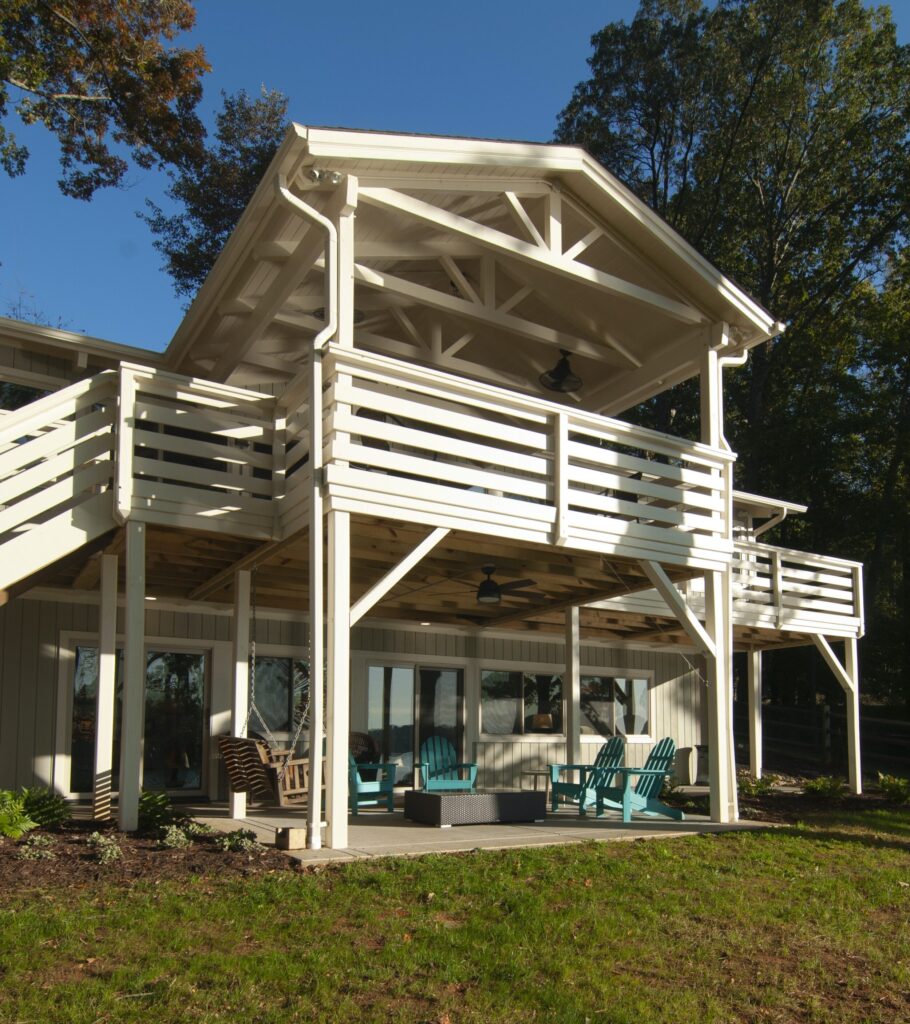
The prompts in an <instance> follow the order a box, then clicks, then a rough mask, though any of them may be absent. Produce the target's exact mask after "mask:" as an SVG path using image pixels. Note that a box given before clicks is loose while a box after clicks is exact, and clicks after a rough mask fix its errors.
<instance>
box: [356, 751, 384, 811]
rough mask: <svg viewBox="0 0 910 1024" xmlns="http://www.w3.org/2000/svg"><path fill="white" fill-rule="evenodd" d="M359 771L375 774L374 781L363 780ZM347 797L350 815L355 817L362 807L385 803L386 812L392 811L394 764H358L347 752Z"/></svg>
mask: <svg viewBox="0 0 910 1024" xmlns="http://www.w3.org/2000/svg"><path fill="white" fill-rule="evenodd" d="M361 771H365V772H369V773H370V774H373V773H375V776H376V777H375V778H374V779H364V778H362V777H361V774H360V773H361ZM348 796H349V797H350V803H351V814H353V815H354V816H355V817H356V815H357V810H358V808H360V807H363V806H375V805H377V804H381V803H382V802H383V801H385V805H386V810H389V811H394V810H395V804H394V798H395V765H394V764H358V763H357V762H356V761H355V760H354V755H353V754H352V753H350V751H349V752H348Z"/></svg>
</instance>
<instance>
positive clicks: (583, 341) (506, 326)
mask: <svg viewBox="0 0 910 1024" xmlns="http://www.w3.org/2000/svg"><path fill="white" fill-rule="evenodd" d="M354 274H355V277H356V279H357V280H358V281H359V282H360V283H361V284H365V285H367V286H368V287H370V288H381V289H384V290H386V291H388V292H391V293H392V294H395V295H403V296H406V297H407V298H409V299H411V300H412V301H414V302H416V303H419V304H421V305H425V306H429V307H430V308H431V309H440V310H444V311H445V312H448V313H454V314H456V315H458V316H462V317H465V318H466V319H469V320H473V321H475V322H477V323H481V324H485V325H486V326H488V327H495V328H497V329H499V330H502V331H506V332H507V333H509V334H516V335H518V336H519V337H522V338H529V339H530V340H532V341H538V342H540V343H541V344H544V345H551V346H553V347H554V348H564V349H566V350H567V351H569V352H572V353H573V354H576V355H580V356H589V357H591V358H592V359H602V358H603V355H604V348H603V345H600V344H598V343H596V342H593V341H591V340H589V339H587V338H580V337H578V336H577V335H573V334H568V333H567V332H565V331H558V330H556V329H555V328H553V327H546V326H544V325H543V324H537V323H533V322H532V321H530V320H525V319H522V318H521V317H516V316H512V315H511V314H509V313H503V312H501V311H500V310H498V309H496V310H492V309H487V308H486V307H485V306H484V305H483V304H479V303H474V302H468V301H467V300H466V299H462V298H459V297H458V296H457V295H447V294H446V293H445V292H440V291H438V290H437V289H435V288H428V287H427V286H426V285H422V284H416V283H415V282H413V281H408V280H406V279H405V278H402V277H396V276H395V275H394V274H389V273H386V272H384V271H379V270H373V269H372V268H371V267H365V266H363V265H362V264H360V263H358V264H357V265H356V267H355V268H354Z"/></svg>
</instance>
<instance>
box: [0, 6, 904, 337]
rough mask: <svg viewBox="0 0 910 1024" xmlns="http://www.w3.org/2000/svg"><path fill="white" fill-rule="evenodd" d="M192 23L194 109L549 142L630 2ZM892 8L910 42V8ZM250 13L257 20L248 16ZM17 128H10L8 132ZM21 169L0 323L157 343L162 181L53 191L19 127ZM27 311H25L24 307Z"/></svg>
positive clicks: (168, 290)
mask: <svg viewBox="0 0 910 1024" xmlns="http://www.w3.org/2000/svg"><path fill="white" fill-rule="evenodd" d="M196 6H197V10H198V20H197V25H196V29H195V30H194V32H193V33H192V35H191V36H190V37H188V41H189V42H190V43H192V44H194V45H195V44H196V43H202V45H203V46H204V47H205V49H206V52H207V54H208V58H209V61H210V63H211V64H212V67H213V70H212V73H211V74H209V75H207V76H206V78H205V100H204V101H203V107H202V110H203V114H204V116H205V118H206V120H207V123H211V115H212V112H213V111H214V110H216V109H218V108H219V107H220V90H222V89H223V90H225V91H226V92H235V91H237V90H238V89H246V90H247V91H249V92H255V91H257V90H258V89H259V88H260V86H261V85H265V86H267V87H268V88H270V89H279V90H281V91H282V92H283V93H285V94H286V95H287V96H289V97H290V105H289V111H290V114H291V117H292V118H293V119H294V120H296V121H300V122H302V123H304V124H315V125H338V126H343V127H348V128H370V129H388V130H392V131H414V132H430V133H437V134H442V135H472V136H479V137H489V138H503V139H527V140H532V141H547V140H548V139H550V138H551V137H552V133H553V129H554V126H555V123H556V115H557V114H558V112H559V111H560V110H561V109H562V107H563V106H564V105H565V103H566V102H567V101H568V99H569V97H570V95H571V92H572V88H573V86H574V85H575V84H576V83H577V82H578V81H580V80H581V79H583V78H584V77H586V73H587V70H588V69H587V65H586V63H585V61H586V58H587V56H588V54H589V53H590V38H591V35H592V34H593V33H594V32H596V31H597V30H598V29H599V28H600V27H601V26H602V25H604V24H606V23H607V22H608V21H613V20H619V19H623V20H628V19H629V18H631V17H632V16H633V14H634V12H635V10H636V8H637V6H638V4H637V0H599V2H598V0H563V2H562V3H553V2H543V0H486V2H479V0H461V2H460V3H459V4H457V5H453V4H434V3H431V2H428V0H422V2H414V0H393V2H386V3H365V2H363V0H355V2H353V3H348V4H312V3H306V2H303V0H256V2H255V3H254V2H252V0H198V2H197V5H196ZM891 6H892V10H893V12H894V16H895V19H896V21H897V23H898V28H899V32H900V35H901V41H902V42H907V41H910V0H895V2H894V3H892V5H891ZM254 12H255V13H254ZM16 130H17V132H18V131H19V127H18V125H17V126H16ZM20 138H21V139H22V140H23V141H26V143H27V145H28V146H29V148H30V150H31V151H32V156H31V159H30V161H29V165H28V170H27V172H26V174H25V175H24V176H22V177H20V178H17V179H9V178H7V177H6V176H5V175H4V174H2V173H0V211H2V218H0V315H5V316H15V315H17V313H16V310H15V307H16V306H17V305H21V306H22V307H24V309H25V310H26V311H27V310H35V309H36V310H39V311H41V312H42V313H43V314H44V315H45V316H46V317H47V318H48V319H49V320H51V321H52V322H54V323H56V322H58V321H59V322H60V325H61V326H63V327H66V328H68V329H70V330H74V331H82V332H84V333H86V334H91V335H94V336H95V337H100V338H107V339H109V340H111V341H119V342H122V343H124V344H130V345H138V346H142V347H145V348H153V349H162V348H164V346H165V345H166V344H167V342H168V341H169V340H170V338H171V336H172V335H173V333H174V331H175V330H176V328H177V325H178V324H179V322H180V320H181V318H182V316H183V308H182V305H183V302H182V300H180V299H178V298H177V297H176V296H175V295H174V292H173V288H172V286H171V282H170V278H169V277H167V275H166V274H165V273H164V272H163V271H162V270H161V269H160V266H161V258H160V256H159V255H158V253H157V252H156V251H155V250H154V249H153V248H152V237H151V234H150V232H149V230H148V228H147V227H146V225H145V224H144V223H142V222H141V221H140V220H139V219H138V218H137V217H136V212H137V211H139V210H141V209H143V208H144V201H145V198H146V197H151V198H153V199H154V200H155V201H157V202H160V203H162V205H166V201H165V200H164V199H163V190H164V188H165V187H166V185H167V180H166V178H165V176H164V174H163V173H162V172H155V171H148V172H145V171H140V170H136V169H134V170H133V171H132V173H131V175H130V178H129V187H128V188H126V189H125V190H120V191H116V190H111V189H107V190H103V191H101V192H99V193H97V195H96V197H95V199H93V200H92V202H90V203H82V202H79V201H77V200H73V199H68V198H66V197H64V196H61V195H60V193H59V192H58V190H57V186H56V181H57V177H58V166H57V146H56V141H55V140H54V139H53V137H51V136H50V135H49V134H48V133H47V132H45V131H44V130H43V129H41V128H31V129H28V130H22V131H21V133H20ZM23 316H24V318H28V317H27V315H26V314H23Z"/></svg>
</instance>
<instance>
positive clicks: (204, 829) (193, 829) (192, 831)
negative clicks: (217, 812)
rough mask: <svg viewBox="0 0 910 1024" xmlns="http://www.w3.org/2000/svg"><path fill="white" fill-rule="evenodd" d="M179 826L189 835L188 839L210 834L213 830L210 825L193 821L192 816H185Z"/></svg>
mask: <svg viewBox="0 0 910 1024" xmlns="http://www.w3.org/2000/svg"><path fill="white" fill-rule="evenodd" d="M180 827H181V828H182V829H183V831H184V832H185V833H186V834H187V835H188V836H189V837H190V839H198V838H199V837H200V836H210V835H212V833H213V832H214V831H215V830H214V829H213V828H212V826H211V825H206V824H205V823H204V822H201V821H194V820H193V819H192V818H187V820H186V821H185V822H184V823H183V824H182V825H181V826H180Z"/></svg>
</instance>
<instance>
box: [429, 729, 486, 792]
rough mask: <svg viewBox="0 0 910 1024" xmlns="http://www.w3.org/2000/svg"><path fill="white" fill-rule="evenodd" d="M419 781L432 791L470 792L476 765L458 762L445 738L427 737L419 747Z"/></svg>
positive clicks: (475, 774) (474, 779)
mask: <svg viewBox="0 0 910 1024" xmlns="http://www.w3.org/2000/svg"><path fill="white" fill-rule="evenodd" d="M418 768H419V771H420V781H421V783H422V785H423V788H424V789H425V790H426V791H427V792H430V791H432V790H453V789H454V790H472V789H473V788H474V784H475V782H476V781H477V765H476V764H475V763H474V762H473V761H461V762H460V761H459V760H458V755H457V754H456V753H455V748H454V747H453V746H452V744H451V743H450V742H449V740H447V739H446V738H445V736H429V737H427V739H425V740H424V741H423V743H421V745H420V764H419V765H418Z"/></svg>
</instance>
